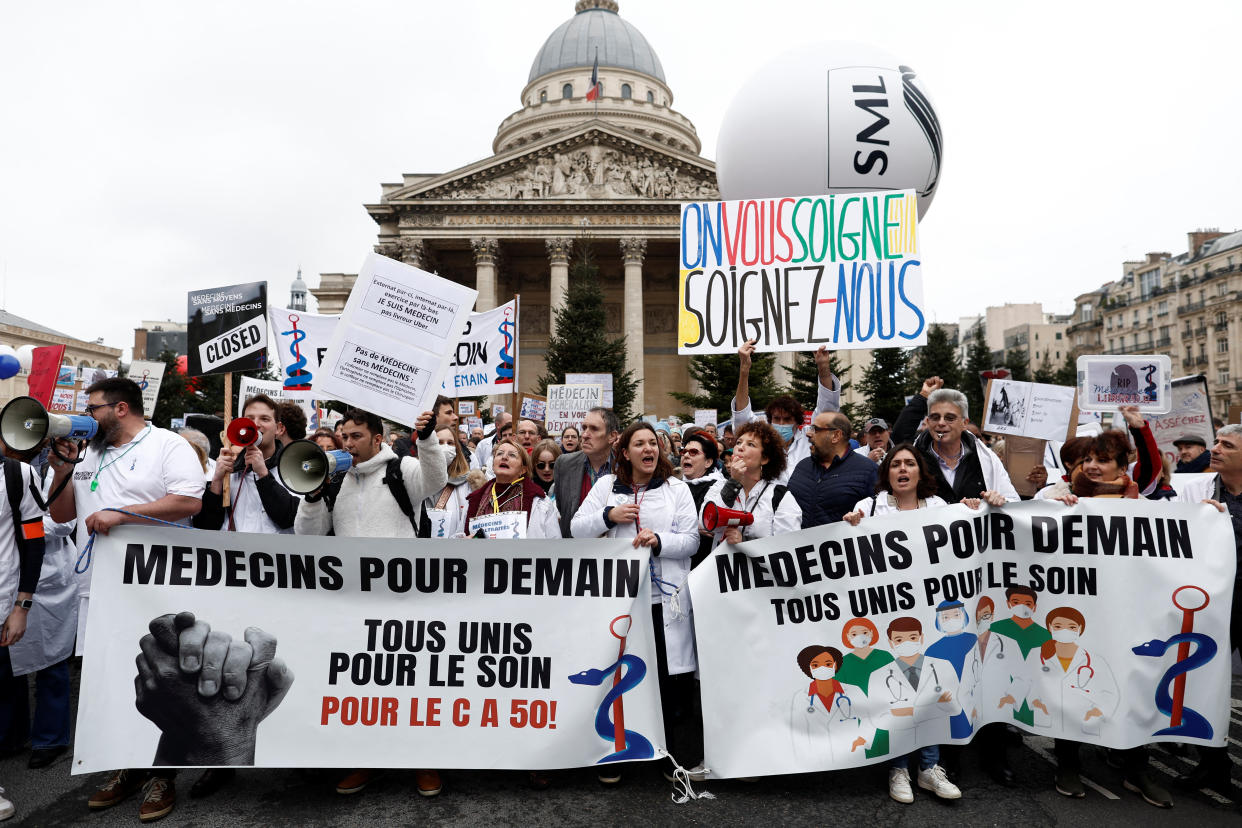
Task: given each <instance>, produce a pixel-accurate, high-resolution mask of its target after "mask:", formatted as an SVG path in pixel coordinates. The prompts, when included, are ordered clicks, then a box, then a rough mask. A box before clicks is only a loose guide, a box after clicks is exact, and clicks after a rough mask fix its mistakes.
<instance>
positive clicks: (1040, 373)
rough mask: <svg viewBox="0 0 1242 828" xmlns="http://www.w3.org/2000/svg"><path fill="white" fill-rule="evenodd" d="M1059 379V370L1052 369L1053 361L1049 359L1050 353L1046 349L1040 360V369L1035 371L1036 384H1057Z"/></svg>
mask: <svg viewBox="0 0 1242 828" xmlns="http://www.w3.org/2000/svg"><path fill="white" fill-rule="evenodd" d="M1056 378H1057V370H1056V369H1055V368H1053V367H1052V360H1051V359H1050V358H1049V351H1048V349H1047V348H1045V349H1044V355H1043V357H1042V358H1041V359H1040V360H1039V367H1038V368H1036V369H1035V376H1034V377H1033V379H1034V380H1035V382H1047V383H1055V382H1056Z"/></svg>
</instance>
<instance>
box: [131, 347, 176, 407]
mask: <svg viewBox="0 0 1242 828" xmlns="http://www.w3.org/2000/svg"><path fill="white" fill-rule="evenodd" d="M165 367H166V366H165V365H164V363H163V362H158V361H149V360H142V359H135V360H134V361H133V362H131V363H130V364H129V374H128V375H127V376H128V377H129V378H130V379H132V380H133V381H134V382H136V383H138V387H139V388H140V389H142V410H143V412H145V413H146V415H147V418H148V419H150V417H151V412H153V411H155V403H156V401H157V400H159V396H160V384H161V383H162V382H163V381H164V368H165Z"/></svg>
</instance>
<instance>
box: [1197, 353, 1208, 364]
mask: <svg viewBox="0 0 1242 828" xmlns="http://www.w3.org/2000/svg"><path fill="white" fill-rule="evenodd" d="M1207 364H1208V358H1207V356H1206V355H1204V356H1197V357H1195V365H1207Z"/></svg>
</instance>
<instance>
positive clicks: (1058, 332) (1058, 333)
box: [1057, 331, 1061, 339]
mask: <svg viewBox="0 0 1242 828" xmlns="http://www.w3.org/2000/svg"><path fill="white" fill-rule="evenodd" d="M1060 338H1061V332H1060V331H1057V339H1060Z"/></svg>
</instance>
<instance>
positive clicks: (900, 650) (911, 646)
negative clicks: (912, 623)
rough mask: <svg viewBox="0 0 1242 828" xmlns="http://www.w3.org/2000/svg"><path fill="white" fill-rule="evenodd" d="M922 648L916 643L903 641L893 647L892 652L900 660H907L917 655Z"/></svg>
mask: <svg viewBox="0 0 1242 828" xmlns="http://www.w3.org/2000/svg"><path fill="white" fill-rule="evenodd" d="M922 649H923V646H922V645H921V644H919V642H917V641H903V642H901V643H900V644H898V645H897V646H895V647H893V652H894V653H896V654H897V655H899V656H901V657H902V658H909V657H910V656H912V655H918V654H919V651H920V650H922Z"/></svg>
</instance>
